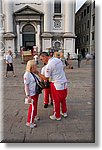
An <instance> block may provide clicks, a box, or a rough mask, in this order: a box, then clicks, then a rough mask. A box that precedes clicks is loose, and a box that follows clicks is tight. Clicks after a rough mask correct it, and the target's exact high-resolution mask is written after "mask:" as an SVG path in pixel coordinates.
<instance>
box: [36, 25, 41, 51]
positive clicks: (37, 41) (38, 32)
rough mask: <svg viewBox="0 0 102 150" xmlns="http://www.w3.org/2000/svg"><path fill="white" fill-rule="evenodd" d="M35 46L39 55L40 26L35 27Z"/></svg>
mask: <svg viewBox="0 0 102 150" xmlns="http://www.w3.org/2000/svg"><path fill="white" fill-rule="evenodd" d="M36 46H37V47H38V53H40V48H41V47H40V24H38V25H37V34H36Z"/></svg>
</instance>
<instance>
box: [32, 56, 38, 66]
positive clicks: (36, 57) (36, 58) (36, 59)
mask: <svg viewBox="0 0 102 150" xmlns="http://www.w3.org/2000/svg"><path fill="white" fill-rule="evenodd" d="M33 58H34V60H35V62H36V64H39V62H38V55H37V54H35V55H34V57H33Z"/></svg>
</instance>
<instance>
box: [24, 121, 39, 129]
mask: <svg viewBox="0 0 102 150" xmlns="http://www.w3.org/2000/svg"><path fill="white" fill-rule="evenodd" d="M26 126H27V127H30V128H36V127H37V124H36V123H28V122H27V123H26Z"/></svg>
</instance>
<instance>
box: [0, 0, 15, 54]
mask: <svg viewBox="0 0 102 150" xmlns="http://www.w3.org/2000/svg"><path fill="white" fill-rule="evenodd" d="M4 13H5V24H4V25H5V34H4V36H3V37H4V40H5V45H6V49H5V50H6V51H7V50H11V51H12V53H13V57H15V35H14V34H13V1H12V0H4Z"/></svg>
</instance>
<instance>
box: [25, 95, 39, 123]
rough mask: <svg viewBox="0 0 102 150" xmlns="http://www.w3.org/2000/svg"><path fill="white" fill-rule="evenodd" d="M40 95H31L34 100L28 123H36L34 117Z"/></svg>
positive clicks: (30, 108) (29, 110) (30, 107)
mask: <svg viewBox="0 0 102 150" xmlns="http://www.w3.org/2000/svg"><path fill="white" fill-rule="evenodd" d="M38 96H39V95H34V96H31V98H32V99H33V100H34V101H33V103H32V104H30V106H29V109H28V118H27V122H28V123H34V118H35V116H36V115H37V104H38Z"/></svg>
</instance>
